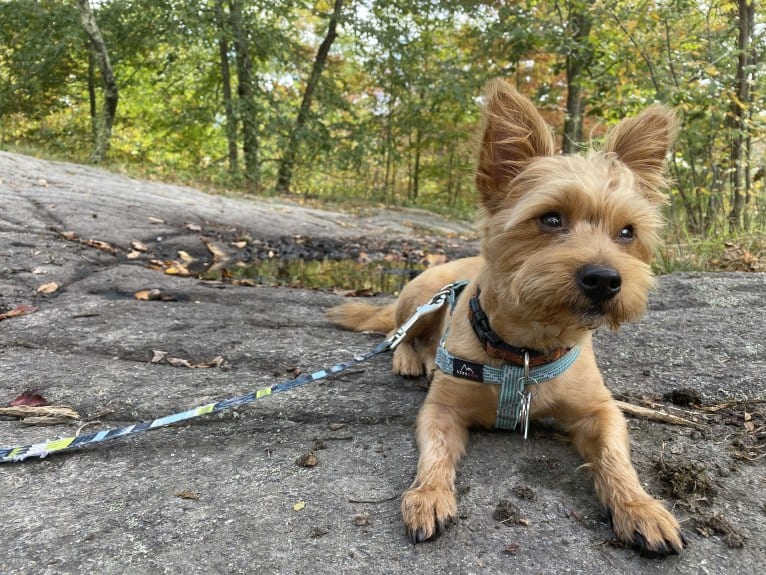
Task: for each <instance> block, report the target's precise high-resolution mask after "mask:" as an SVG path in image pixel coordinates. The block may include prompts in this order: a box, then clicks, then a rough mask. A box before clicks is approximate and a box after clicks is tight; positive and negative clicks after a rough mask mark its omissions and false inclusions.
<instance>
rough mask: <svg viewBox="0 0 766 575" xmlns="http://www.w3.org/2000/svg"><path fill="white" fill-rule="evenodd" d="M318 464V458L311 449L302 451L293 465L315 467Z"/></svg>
mask: <svg viewBox="0 0 766 575" xmlns="http://www.w3.org/2000/svg"><path fill="white" fill-rule="evenodd" d="M318 464H319V459H318V458H317V456H316V454H315V453H314V452H313V451H309V452H308V453H304V454H303V455H301V456H300V457H299V458H298V459H296V460H295V465H297V466H299V467H309V468H310V467H316V466H317V465H318Z"/></svg>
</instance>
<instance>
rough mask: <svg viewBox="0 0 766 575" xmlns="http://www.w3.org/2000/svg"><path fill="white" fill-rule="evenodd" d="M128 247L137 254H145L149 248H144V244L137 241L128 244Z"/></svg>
mask: <svg viewBox="0 0 766 575" xmlns="http://www.w3.org/2000/svg"><path fill="white" fill-rule="evenodd" d="M130 247H131V248H133V249H134V250H136V251H137V252H145V251H147V250H148V249H149V248H147V247H146V244H145V243H144V242H141V241H139V240H133V241H132V242H130Z"/></svg>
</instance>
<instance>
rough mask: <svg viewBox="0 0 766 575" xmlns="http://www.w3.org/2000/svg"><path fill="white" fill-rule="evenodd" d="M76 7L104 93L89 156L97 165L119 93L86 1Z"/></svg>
mask: <svg viewBox="0 0 766 575" xmlns="http://www.w3.org/2000/svg"><path fill="white" fill-rule="evenodd" d="M77 7H78V9H79V10H80V19H81V21H82V26H83V28H84V29H85V33H86V34H87V35H88V38H89V39H90V46H91V50H92V51H93V55H94V57H95V58H96V61H97V62H98V67H99V70H100V72H101V86H102V88H103V91H104V107H103V110H102V114H101V119H100V121H99V122H98V126H97V130H96V142H95V145H94V147H93V153H92V154H91V158H90V159H91V161H92V162H95V163H98V162H102V161H104V159H105V158H106V154H107V152H108V151H109V144H110V141H111V138H112V127H113V126H114V118H115V115H116V114H117V102H118V100H119V91H118V89H117V81H116V80H115V78H114V72H113V71H112V64H111V63H110V62H109V53H108V52H107V50H106V44H104V38H103V37H102V36H101V30H100V29H99V27H98V24H97V23H96V18H95V16H94V15H93V10H91V7H90V2H89V1H88V0H77Z"/></svg>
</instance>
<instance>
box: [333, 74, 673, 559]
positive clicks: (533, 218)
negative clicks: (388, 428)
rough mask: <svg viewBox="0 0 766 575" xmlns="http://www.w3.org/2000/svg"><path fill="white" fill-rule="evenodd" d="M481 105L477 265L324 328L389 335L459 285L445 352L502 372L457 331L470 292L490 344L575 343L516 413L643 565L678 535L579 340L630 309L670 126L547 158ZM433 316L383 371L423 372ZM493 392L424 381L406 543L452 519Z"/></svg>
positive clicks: (538, 130)
mask: <svg viewBox="0 0 766 575" xmlns="http://www.w3.org/2000/svg"><path fill="white" fill-rule="evenodd" d="M485 95H486V99H485V102H486V103H485V107H484V113H483V121H482V127H481V134H482V137H481V146H480V153H479V159H478V167H477V174H476V183H477V187H478V190H479V193H480V203H481V208H482V209H483V212H484V219H483V224H482V232H483V236H482V237H483V240H482V255H481V257H474V258H467V259H462V260H457V261H454V262H450V263H447V264H443V265H439V266H435V267H433V268H431V269H429V270H427V271H426V272H424V273H423V274H421V275H420V276H418V277H417V278H415V279H414V280H413V281H412V282H410V283H409V284H408V285H407V286H406V287H405V288H404V289H403V290H402V293H401V295H400V297H399V299H398V300H397V302H396V303H395V304H391V305H388V306H383V307H378V306H373V305H370V304H366V303H350V304H345V305H341V306H339V307H336V308H333V309H331V310H329V311H328V313H327V317H328V318H329V320H330V321H332V322H334V323H336V324H338V325H340V326H343V327H346V328H348V329H354V330H358V331H364V330H373V331H390V330H393V329H394V328H395V327H396V326H397V325H401V323H403V322H404V321H405V320H406V319H407V318H408V317H409V316H410V315H411V314H412V313H413V312H414V311H415V309H416V307H417V306H418V305H420V304H422V303H423V302H425V301H427V300H428V299H430V297H431V296H432V295H433V294H434V293H435V292H436V291H438V290H439V289H440V288H441V287H442V286H444V285H445V284H447V283H449V282H452V281H455V280H462V279H468V280H470V284H469V285H468V287H467V288H466V290H465V293H464V294H463V295H461V296H460V298H459V300H458V302H457V306H456V308H455V310H454V313H453V314H452V320H451V327H450V331H449V335H448V337H447V340H446V348H447V349H448V350H449V351H450V352H451V353H453V354H454V355H456V356H458V357H461V358H463V359H466V360H469V361H473V362H477V363H484V364H489V365H494V366H499V365H501V364H502V360H499V359H496V358H493V357H490V356H489V355H488V354H487V353H486V352H485V350H484V349H483V348H482V346H481V344H480V342H479V340H478V338H477V337H476V335H475V334H474V332H473V330H472V328H471V326H470V324H469V321H468V315H469V312H468V302H469V299H470V298H471V297H472V296H473V295H475V294H476V290H477V286H480V287H481V295H480V301H481V305H482V307H483V309H484V310H485V311H486V313H487V315H488V317H489V321H490V324H491V326H492V328H493V329H494V331H495V332H496V333H498V334H499V335H500V336H501V337H502V338H503V340H505V341H506V342H508V343H510V344H512V345H514V346H517V347H523V348H530V349H535V350H553V349H561V348H568V347H571V346H574V345H579V346H581V348H582V351H581V353H580V356H579V357H578V359H577V360H576V362H575V364H574V365H573V366H572V367H571V368H570V369H569V370H568V371H566V372H565V373H564V374H562V375H561V376H559V377H558V378H556V379H553V380H551V381H549V382H546V383H543V384H540V385H533V386H529V387H528V391H531V392H532V393H533V394H534V396H533V401H532V408H531V417H532V419H536V418H541V417H553V418H555V419H556V420H558V422H559V423H560V424H561V425H562V426H563V427H564V428H565V429H566V430H567V431H568V433H569V435H570V437H571V439H572V443H573V445H574V447H575V449H577V451H578V452H579V453H580V454H581V455H582V457H583V458H584V459H585V461H586V462H587V464H586V466H587V467H588V468H589V469H590V470H591V472H592V475H593V480H594V482H595V487H596V493H597V495H598V498H599V499H600V501H601V503H602V504H603V505H604V506H605V507H606V508H607V509H608V510H609V512H610V514H611V518H612V522H613V526H614V531H615V533H616V535H617V537H618V538H619V539H620V540H622V541H623V542H625V543H628V544H632V545H635V546H637V547H639V548H640V549H642V550H645V551H648V552H651V553H655V554H668V553H678V552H680V551H681V549H682V548H683V544H684V543H683V537H682V535H681V532H680V528H679V524H678V522H677V521H676V520H675V518H674V517H673V516H672V515H671V514H670V513H669V512H668V511H667V510H666V509H665V507H663V505H662V504H661V503H659V502H658V501H656V500H655V499H653V498H652V497H651V496H650V495H648V494H647V493H646V491H644V489H643V487H642V486H641V483H640V481H639V479H638V476H637V474H636V472H635V470H634V468H633V466H632V464H631V461H630V447H629V442H628V433H627V426H626V424H625V419H624V417H623V415H622V413H621V412H620V410H619V409H618V407H617V406H616V404H615V402H614V400H613V399H612V396H611V394H610V392H609V391H608V390H607V388H606V387H605V386H604V383H603V379H602V377H601V374H600V373H599V370H598V368H597V366H596V361H595V358H594V355H593V347H592V343H591V335H592V332H593V330H594V329H596V328H598V327H600V326H604V325H606V326H609V327H611V328H617V327H618V326H619V325H620V324H622V323H623V322H626V321H631V320H635V319H636V318H638V317H639V316H640V315H641V314H642V313H643V312H644V310H645V308H646V302H647V292H648V290H649V289H650V288H651V286H652V276H651V271H650V265H649V264H650V259H651V256H652V253H653V250H654V247H655V244H656V242H657V235H658V231H659V228H660V226H661V217H660V206H661V204H662V203H663V202H664V201H665V197H664V195H663V188H664V187H665V185H666V181H665V177H664V171H663V165H664V159H665V155H666V154H667V152H668V150H669V148H670V146H671V145H672V143H673V140H674V138H675V135H676V131H677V122H676V118H675V115H674V114H673V113H672V111H670V110H668V109H667V108H665V107H662V106H652V107H650V108H649V109H647V110H646V111H645V112H643V113H642V114H640V115H639V116H637V117H635V118H631V119H627V120H624V121H622V122H621V123H619V124H618V125H617V126H616V127H615V128H614V129H612V130H611V131H610V132H609V134H608V135H607V137H606V139H605V143H604V147H603V150H601V151H590V152H588V153H587V154H585V155H583V156H561V155H554V141H553V138H552V136H551V133H550V131H549V129H548V127H547V126H546V124H545V122H544V120H543V119H542V117H541V116H540V114H539V113H538V112H537V111H536V110H535V108H534V106H533V105H532V104H531V102H530V101H529V100H527V99H526V98H524V97H523V96H521V95H519V94H518V93H517V92H515V91H514V90H513V89H512V88H510V86H508V85H507V84H506V83H505V82H503V81H500V80H495V81H493V82H490V83H489V84H488V86H487V88H486V93H485ZM594 270H595V271H594ZM604 270H606V271H604ZM447 320H448V314H447V313H446V312H441V313H438V314H434V315H432V316H430V317H428V318H426V319H424V320H422V321H421V322H420V323H418V324H417V325H416V326H415V328H414V330H413V331H412V332H411V335H409V336H408V339H407V340H406V341H405V342H404V343H403V344H402V345H400V346H399V347H398V348H397V349H396V350H395V352H394V359H393V369H394V372H396V373H399V374H402V375H405V376H419V375H423V374H425V373H427V372H431V371H432V370H434V355H435V350H436V346H437V344H438V341H439V338H440V336H441V334H442V332H443V330H444V327H445V324H446V322H447ZM530 388H531V389H530ZM498 396H499V386H497V385H490V384H485V383H476V382H472V381H469V380H466V379H459V378H455V377H453V376H450V375H447V374H445V373H443V372H441V371H438V370H437V371H434V372H433V381H432V383H431V387H430V389H429V392H428V396H427V398H426V400H425V403H424V405H423V407H422V408H421V410H420V413H419V415H418V421H417V442H418V447H419V451H420V459H419V463H418V469H417V476H416V478H415V480H414V482H413V484H412V486H411V487H410V489H408V490H407V491H406V492H405V493H404V495H403V497H402V515H403V518H404V523H405V525H406V528H407V531H408V534H409V536H410V538H411V539H412V540H413V541H414V542H420V541H425V540H427V539H430V538H432V537H434V536H435V535H437V534H439V533H440V532H441V531H442V530H443V529H444V528H445V526H446V525H447V524H448V523H449V522H450V521H451V520H452V519H453V518H454V517H455V516H456V514H457V508H456V500H455V466H456V463H457V461H458V460H459V458H460V457H461V456H462V455H463V453H464V449H465V445H466V442H467V438H468V429H469V428H470V427H472V426H481V427H487V428H491V427H493V426H494V423H495V414H496V408H497V402H498Z"/></svg>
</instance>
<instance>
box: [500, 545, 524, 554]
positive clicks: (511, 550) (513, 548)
mask: <svg viewBox="0 0 766 575" xmlns="http://www.w3.org/2000/svg"><path fill="white" fill-rule="evenodd" d="M520 549H521V545H519V544H518V543H509V544H508V545H506V546H505V549H503V551H504V552H505V553H507V554H508V555H518V553H519V550H520Z"/></svg>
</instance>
